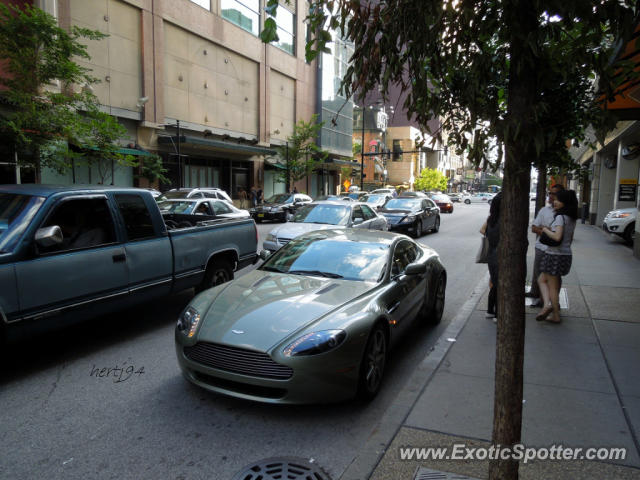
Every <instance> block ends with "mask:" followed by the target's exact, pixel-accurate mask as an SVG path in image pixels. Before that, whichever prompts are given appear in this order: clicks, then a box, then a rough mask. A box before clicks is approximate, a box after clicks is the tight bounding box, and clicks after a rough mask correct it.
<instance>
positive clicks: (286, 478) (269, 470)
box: [233, 457, 331, 480]
mask: <svg viewBox="0 0 640 480" xmlns="http://www.w3.org/2000/svg"><path fill="white" fill-rule="evenodd" d="M233 480H331V477H329V475H327V474H326V473H325V472H324V471H323V470H322V468H321V467H320V466H319V465H317V464H316V463H315V461H314V460H313V459H308V458H294V457H277V458H268V459H266V460H260V461H258V462H256V463H252V464H251V465H247V466H246V467H244V468H243V469H242V470H241V471H240V472H239V473H237V474H236V476H235V477H233Z"/></svg>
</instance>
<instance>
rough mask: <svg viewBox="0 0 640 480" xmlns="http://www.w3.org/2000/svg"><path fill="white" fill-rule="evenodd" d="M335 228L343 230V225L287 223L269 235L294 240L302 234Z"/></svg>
mask: <svg viewBox="0 0 640 480" xmlns="http://www.w3.org/2000/svg"><path fill="white" fill-rule="evenodd" d="M337 228H345V227H344V225H326V224H324V223H295V222H287V223H285V224H283V225H281V226H279V227H277V228H274V229H273V230H271V232H269V233H271V235H275V236H276V237H278V238H289V239H291V238H296V237H297V236H299V235H302V234H303V233H307V232H312V231H314V230H328V229H331V230H335V229H337Z"/></svg>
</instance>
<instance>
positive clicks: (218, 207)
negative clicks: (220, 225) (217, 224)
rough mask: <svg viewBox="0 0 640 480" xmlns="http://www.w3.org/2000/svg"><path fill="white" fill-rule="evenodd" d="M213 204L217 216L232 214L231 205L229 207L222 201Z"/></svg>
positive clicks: (212, 202) (214, 201)
mask: <svg viewBox="0 0 640 480" xmlns="http://www.w3.org/2000/svg"><path fill="white" fill-rule="evenodd" d="M211 204H212V205H213V212H214V213H215V214H216V215H222V214H223V213H232V212H231V209H230V208H229V205H227V204H226V203H225V202H223V201H222V200H218V201H216V200H212V201H211Z"/></svg>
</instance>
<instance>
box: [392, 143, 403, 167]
mask: <svg viewBox="0 0 640 480" xmlns="http://www.w3.org/2000/svg"><path fill="white" fill-rule="evenodd" d="M401 157H402V145H400V140H394V141H393V161H394V162H397V161H398V160H400V158H401Z"/></svg>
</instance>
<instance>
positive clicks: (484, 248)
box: [476, 235, 489, 263]
mask: <svg viewBox="0 0 640 480" xmlns="http://www.w3.org/2000/svg"><path fill="white" fill-rule="evenodd" d="M481 242H482V243H481V244H480V250H478V253H477V254H476V263H487V258H488V257H489V240H488V239H487V237H486V236H484V235H483V236H482V239H481Z"/></svg>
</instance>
